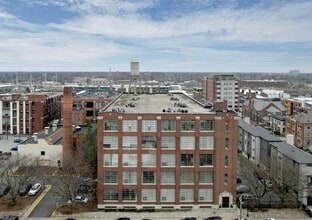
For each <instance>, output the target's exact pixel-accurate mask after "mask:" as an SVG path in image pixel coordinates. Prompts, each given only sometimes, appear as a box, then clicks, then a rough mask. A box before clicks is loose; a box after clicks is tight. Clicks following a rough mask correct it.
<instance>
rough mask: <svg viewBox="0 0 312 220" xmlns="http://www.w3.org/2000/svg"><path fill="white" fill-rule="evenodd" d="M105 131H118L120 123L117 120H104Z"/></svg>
mask: <svg viewBox="0 0 312 220" xmlns="http://www.w3.org/2000/svg"><path fill="white" fill-rule="evenodd" d="M104 130H105V131H118V121H117V120H104Z"/></svg>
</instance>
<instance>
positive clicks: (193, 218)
mask: <svg viewBox="0 0 312 220" xmlns="http://www.w3.org/2000/svg"><path fill="white" fill-rule="evenodd" d="M181 220H197V218H196V217H185V218H182V219H181Z"/></svg>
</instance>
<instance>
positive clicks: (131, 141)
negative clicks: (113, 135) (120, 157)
mask: <svg viewBox="0 0 312 220" xmlns="http://www.w3.org/2000/svg"><path fill="white" fill-rule="evenodd" d="M137 145H138V138H137V136H123V137H122V148H125V149H135V148H137Z"/></svg>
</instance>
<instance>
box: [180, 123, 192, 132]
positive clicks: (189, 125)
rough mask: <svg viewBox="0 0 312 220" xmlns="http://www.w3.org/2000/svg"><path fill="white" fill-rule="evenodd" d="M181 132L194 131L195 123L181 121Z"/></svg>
mask: <svg viewBox="0 0 312 220" xmlns="http://www.w3.org/2000/svg"><path fill="white" fill-rule="evenodd" d="M181 131H195V121H181Z"/></svg>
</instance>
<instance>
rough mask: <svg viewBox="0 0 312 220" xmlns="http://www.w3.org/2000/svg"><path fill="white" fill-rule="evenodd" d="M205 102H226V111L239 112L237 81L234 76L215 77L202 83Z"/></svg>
mask: <svg viewBox="0 0 312 220" xmlns="http://www.w3.org/2000/svg"><path fill="white" fill-rule="evenodd" d="M202 89H203V90H202V95H203V99H204V101H205V102H214V101H227V106H228V109H230V110H234V111H239V108H240V101H239V81H237V80H236V79H235V78H234V75H215V76H214V77H212V78H208V77H207V78H205V79H204V80H203V81H202Z"/></svg>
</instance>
